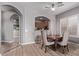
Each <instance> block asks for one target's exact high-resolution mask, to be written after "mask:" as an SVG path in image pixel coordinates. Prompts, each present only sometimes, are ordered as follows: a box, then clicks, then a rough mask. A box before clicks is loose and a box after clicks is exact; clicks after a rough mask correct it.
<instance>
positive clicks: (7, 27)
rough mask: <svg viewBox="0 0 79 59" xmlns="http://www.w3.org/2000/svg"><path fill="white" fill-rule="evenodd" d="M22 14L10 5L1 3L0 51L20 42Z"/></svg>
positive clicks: (2, 51)
mask: <svg viewBox="0 0 79 59" xmlns="http://www.w3.org/2000/svg"><path fill="white" fill-rule="evenodd" d="M22 17H23V16H22V14H21V12H20V11H19V10H18V9H17V8H15V7H13V6H11V5H1V48H0V50H1V53H2V54H4V53H5V52H7V51H9V50H11V49H13V48H15V47H17V46H19V45H20V44H21V32H22V31H21V29H22V27H21V26H22V24H21V20H22Z"/></svg>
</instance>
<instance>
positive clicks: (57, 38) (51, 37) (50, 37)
mask: <svg viewBox="0 0 79 59" xmlns="http://www.w3.org/2000/svg"><path fill="white" fill-rule="evenodd" d="M62 38H63V37H62V36H60V35H48V36H47V39H48V41H49V42H52V41H53V42H54V43H55V50H57V42H61V41H62Z"/></svg>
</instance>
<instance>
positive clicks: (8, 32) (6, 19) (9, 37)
mask: <svg viewBox="0 0 79 59" xmlns="http://www.w3.org/2000/svg"><path fill="white" fill-rule="evenodd" d="M14 14H16V13H14V12H12V11H8V12H3V14H2V20H3V24H4V25H3V31H4V40H3V41H7V42H10V41H14V38H13V36H14V35H13V23H12V22H11V20H10V17H11V16H12V15H14ZM6 15H8V16H6Z"/></svg>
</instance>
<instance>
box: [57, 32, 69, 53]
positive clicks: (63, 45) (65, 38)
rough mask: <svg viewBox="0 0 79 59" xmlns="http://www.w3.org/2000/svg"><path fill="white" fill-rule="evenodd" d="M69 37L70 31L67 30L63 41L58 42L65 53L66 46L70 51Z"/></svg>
mask: <svg viewBox="0 0 79 59" xmlns="http://www.w3.org/2000/svg"><path fill="white" fill-rule="evenodd" d="M68 39H69V33H68V31H66V32H64V35H63V38H62V41H61V42H57V43H58V44H59V45H60V46H61V47H62V48H63V53H65V48H67V50H68V51H69V48H68Z"/></svg>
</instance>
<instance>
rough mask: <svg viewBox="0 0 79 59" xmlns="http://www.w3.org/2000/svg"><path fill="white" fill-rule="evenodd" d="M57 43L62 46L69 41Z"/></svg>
mask: <svg viewBox="0 0 79 59" xmlns="http://www.w3.org/2000/svg"><path fill="white" fill-rule="evenodd" d="M57 44H59V45H61V46H66V45H67V43H64V42H57Z"/></svg>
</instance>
